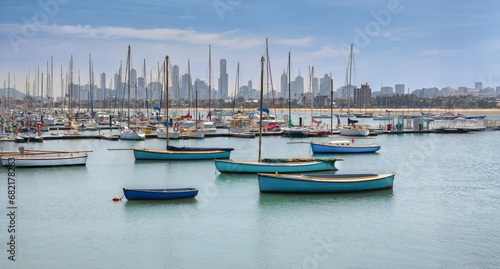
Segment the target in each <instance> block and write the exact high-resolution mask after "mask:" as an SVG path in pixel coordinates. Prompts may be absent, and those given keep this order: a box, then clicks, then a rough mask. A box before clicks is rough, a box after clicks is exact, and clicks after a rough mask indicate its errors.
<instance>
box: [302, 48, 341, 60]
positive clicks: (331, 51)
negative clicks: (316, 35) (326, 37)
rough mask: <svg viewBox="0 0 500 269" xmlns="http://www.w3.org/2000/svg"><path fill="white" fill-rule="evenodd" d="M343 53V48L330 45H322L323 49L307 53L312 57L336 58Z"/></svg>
mask: <svg viewBox="0 0 500 269" xmlns="http://www.w3.org/2000/svg"><path fill="white" fill-rule="evenodd" d="M343 55H344V51H343V50H342V49H340V48H335V47H334V46H330V45H327V46H322V47H321V49H319V50H316V51H313V52H309V53H308V54H307V56H308V57H310V58H335V57H339V56H343Z"/></svg>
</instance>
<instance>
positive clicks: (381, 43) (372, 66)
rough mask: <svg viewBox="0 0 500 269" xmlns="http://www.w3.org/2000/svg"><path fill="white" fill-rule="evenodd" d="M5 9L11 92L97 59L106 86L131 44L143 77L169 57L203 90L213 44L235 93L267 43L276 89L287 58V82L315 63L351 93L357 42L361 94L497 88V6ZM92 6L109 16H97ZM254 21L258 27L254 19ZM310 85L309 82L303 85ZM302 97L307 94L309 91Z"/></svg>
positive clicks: (218, 4) (2, 74) (1, 25)
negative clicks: (396, 88)
mask: <svg viewBox="0 0 500 269" xmlns="http://www.w3.org/2000/svg"><path fill="white" fill-rule="evenodd" d="M0 5H1V7H2V8H1V9H0V15H1V16H0V17H1V19H0V34H1V35H2V36H3V38H2V39H1V40H0V51H1V52H0V62H1V64H0V82H3V81H6V80H7V75H8V73H9V72H10V73H11V87H12V80H13V77H14V76H15V83H16V88H18V89H19V90H20V91H21V92H23V86H22V85H24V83H25V77H26V76H27V75H28V70H30V73H31V80H33V73H34V69H35V68H36V67H37V66H39V67H40V69H41V70H43V73H46V70H45V66H46V64H47V61H49V62H50V59H51V57H52V56H53V57H54V70H57V71H54V72H55V74H54V76H55V77H59V70H60V67H61V65H62V67H63V70H64V71H65V72H67V70H68V66H69V64H68V63H69V58H70V57H71V55H73V57H74V67H73V69H74V70H75V71H77V70H80V71H81V78H82V81H88V71H87V70H88V56H89V54H91V55H92V58H93V61H94V70H95V72H96V74H100V73H106V74H108V76H107V79H108V80H107V81H106V84H109V82H110V80H111V78H113V76H112V74H114V73H116V72H117V71H118V69H119V65H120V61H121V60H125V59H126V48H127V46H128V45H129V44H130V45H131V46H132V64H133V67H134V68H135V69H136V70H141V71H142V69H143V66H142V65H143V61H144V59H146V69H147V73H149V72H150V70H153V73H154V72H155V70H156V69H157V64H158V62H161V61H162V60H163V59H164V57H165V56H166V55H169V56H170V58H171V61H172V63H174V64H177V65H178V66H179V67H180V68H179V69H180V72H181V73H186V71H187V61H188V60H191V77H192V78H199V79H200V80H203V81H208V80H209V78H208V46H209V45H211V46H212V59H213V63H212V78H211V81H212V88H214V89H219V82H218V80H219V79H220V70H221V68H217V65H216V64H214V63H218V62H219V61H220V60H221V59H225V60H226V65H225V66H226V72H227V78H228V85H227V86H228V92H229V93H231V92H233V91H234V89H235V81H236V66H237V63H238V62H239V63H240V69H241V72H240V81H242V82H245V83H246V82H247V81H249V80H252V81H253V83H254V84H255V85H256V84H257V80H258V76H257V75H256V72H255V70H256V68H257V67H258V65H259V59H260V56H262V55H265V53H266V50H265V43H266V40H265V38H266V37H269V55H270V59H271V68H272V69H271V71H272V75H273V76H272V78H273V82H274V83H275V85H274V90H279V88H278V87H279V83H277V82H279V80H280V77H279V76H280V74H281V71H282V70H283V69H286V67H287V60H288V59H287V58H288V53H289V52H291V65H292V68H291V74H292V77H296V76H297V75H298V74H299V73H301V74H307V71H308V68H309V66H314V67H315V69H316V71H315V74H332V78H333V80H334V88H339V87H341V86H343V85H345V79H344V78H345V67H346V64H347V57H348V51H347V47H348V44H350V43H354V47H355V58H356V72H355V73H356V80H357V81H356V83H355V84H358V85H361V84H363V83H368V84H369V85H372V88H374V85H395V84H398V83H404V84H405V85H406V89H405V91H407V89H408V88H410V91H413V90H415V89H422V88H430V87H438V88H445V87H448V86H450V87H454V88H456V87H459V86H466V87H470V88H473V86H474V83H475V82H481V83H482V85H483V87H493V88H496V86H498V85H500V74H499V73H498V72H499V71H498V70H500V68H499V61H498V59H497V58H495V57H492V55H493V56H494V55H497V54H498V51H500V39H499V38H498V36H496V35H495V34H494V33H496V32H498V31H497V30H496V29H498V24H499V21H500V20H499V18H500V15H499V14H498V12H496V10H498V8H499V7H500V4H499V3H497V2H496V1H485V2H483V3H481V5H477V4H472V3H469V2H468V1H455V2H454V3H453V5H448V2H446V1H399V0H389V1H386V2H379V3H372V1H364V0H363V1H361V0H358V1H350V2H338V3H330V2H328V1H319V0H318V1H311V2H310V3H308V4H307V5H304V4H303V3H302V2H300V1H290V2H288V3H287V5H275V4H270V3H267V2H262V1H219V0H216V1H212V2H210V1H209V2H206V1H188V2H186V3H182V4H180V3H172V2H168V3H164V2H156V1H150V2H142V1H127V2H125V3H120V5H117V4H114V3H99V2H97V1H90V2H85V3H80V2H74V1H66V0H64V1H63V0H47V1H43V0H42V1H39V2H38V1H33V2H28V3H23V5H22V6H21V5H20V4H19V3H18V2H16V1H9V0H7V1H2V3H1V4H0ZM96 7H99V8H98V10H109V11H110V12H104V11H99V12H95V13H96V14H93V11H94V10H95V9H96ZM132 9H133V10H134V13H133V14H130V12H129V11H130V10H132ZM297 10H300V12H299V13H300V14H299V13H297ZM111 11H112V12H111ZM257 12H260V13H259V14H260V15H259V16H260V17H261V18H262V19H261V20H256V19H255V16H256V14H257ZM293 14H299V15H298V16H292V15H293ZM124 18H127V19H124ZM144 18H148V19H147V20H144ZM271 18H272V19H271ZM30 31H31V32H30ZM141 71H139V72H141ZM303 77H304V80H305V81H306V83H307V81H308V77H307V76H306V75H303ZM315 77H319V78H321V76H315ZM179 79H180V78H179ZM96 83H97V84H99V83H101V82H99V81H97V82H96ZM113 83H114V82H113ZM59 84H60V82H59V80H58V79H55V81H54V87H55V88H56V89H55V90H54V92H55V93H59V92H60V90H59V89H58V88H57V87H58V85H59ZM304 90H305V91H306V92H307V91H309V87H308V86H305V89H304ZM228 95H230V94H228Z"/></svg>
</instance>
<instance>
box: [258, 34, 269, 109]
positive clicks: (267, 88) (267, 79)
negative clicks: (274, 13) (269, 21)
mask: <svg viewBox="0 0 500 269" xmlns="http://www.w3.org/2000/svg"><path fill="white" fill-rule="evenodd" d="M266 57H268V59H269V48H268V38H267V37H266ZM266 77H267V78H266V96H267V108H268V109H269V100H270V98H269V65H268V64H266ZM260 113H262V111H261V112H260ZM268 116H269V115H268Z"/></svg>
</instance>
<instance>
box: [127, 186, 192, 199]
mask: <svg viewBox="0 0 500 269" xmlns="http://www.w3.org/2000/svg"><path fill="white" fill-rule="evenodd" d="M123 194H124V195H125V198H127V200H167V199H181V198H193V197H195V196H196V195H197V194H198V189H196V188H179V189H126V188H123Z"/></svg>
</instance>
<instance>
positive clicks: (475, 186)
mask: <svg viewBox="0 0 500 269" xmlns="http://www.w3.org/2000/svg"><path fill="white" fill-rule="evenodd" d="M499 138H500V132H481V133H469V134H425V135H381V136H379V137H377V139H376V142H378V143H379V144H381V145H382V149H381V150H380V151H379V152H378V153H376V154H365V155H342V156H339V157H340V158H343V159H345V161H343V162H338V163H337V168H339V171H338V172H337V173H390V172H396V173H397V174H396V178H395V182H394V189H393V190H387V191H375V192H365V193H353V194H321V195H296V194H293V195H278V194H260V193H259V188H258V183H257V178H256V176H255V175H221V174H219V173H218V172H217V171H216V169H215V166H214V164H213V161H193V162H152V161H137V162H136V161H135V160H134V157H133V154H132V152H131V151H108V150H107V149H108V148H130V147H132V146H134V147H149V148H158V149H160V148H163V147H164V146H165V140H156V139H151V140H147V141H145V142H128V141H106V140H101V141H99V140H82V141H76V140H74V141H72V140H66V141H63V140H61V141H45V142H43V143H38V144H30V146H34V147H36V148H37V149H47V150H48V149H52V150H93V151H94V152H93V153H90V155H89V159H88V163H87V166H85V167H67V168H45V169H18V170H17V173H16V182H17V189H16V191H17V194H18V196H17V198H16V203H17V206H18V211H17V218H16V225H17V227H18V229H17V233H16V238H17V242H16V247H17V253H16V261H15V262H11V261H9V260H7V256H8V253H7V252H6V250H7V236H8V233H7V226H8V219H7V216H6V214H7V194H6V193H7V172H6V169H4V168H2V169H1V170H0V171H1V172H0V213H1V217H0V250H1V251H0V253H2V254H1V255H0V268H110V267H113V268H408V267H411V268H469V267H472V268H494V267H499V266H500V256H499V255H498V254H499V253H500V211H499V210H498V205H499V204H500V176H499V175H500V164H499V159H500V158H499V157H500V143H499ZM318 140H321V139H318ZM289 141H296V142H298V141H309V139H286V138H282V137H264V138H263V157H310V156H311V151H310V146H309V145H307V144H286V142H289ZM172 144H173V145H186V146H224V147H235V148H237V150H235V151H233V153H232V155H231V156H232V159H235V160H255V159H256V158H257V150H258V139H241V138H207V139H204V140H181V141H173V142H172ZM0 146H2V147H3V148H4V150H13V149H15V148H16V147H17V144H15V143H12V142H3V143H2V144H1V145H0ZM318 156H322V155H318ZM123 187H128V188H136V187H137V188H168V187H196V188H199V189H200V193H199V195H198V196H197V197H196V198H195V199H188V200H177V201H166V202H141V201H126V200H125V199H124V200H122V201H120V202H113V201H112V200H111V199H112V198H113V197H114V196H116V195H123V192H122V188H123Z"/></svg>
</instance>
